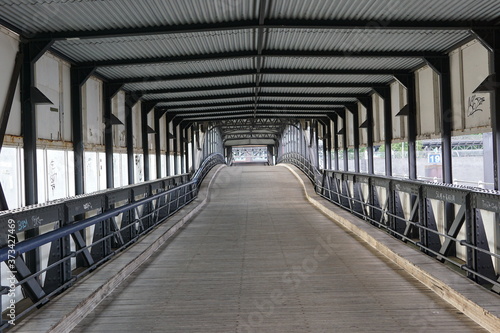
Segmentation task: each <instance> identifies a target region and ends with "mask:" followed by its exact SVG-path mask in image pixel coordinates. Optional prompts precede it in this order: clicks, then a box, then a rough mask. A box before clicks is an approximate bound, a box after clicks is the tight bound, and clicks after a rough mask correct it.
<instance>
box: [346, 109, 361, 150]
mask: <svg viewBox="0 0 500 333" xmlns="http://www.w3.org/2000/svg"><path fill="white" fill-rule="evenodd" d="M346 120H347V122H346V130H347V147H349V148H353V147H354V131H359V129H357V128H356V129H355V128H354V116H353V114H352V112H351V111H349V110H346Z"/></svg>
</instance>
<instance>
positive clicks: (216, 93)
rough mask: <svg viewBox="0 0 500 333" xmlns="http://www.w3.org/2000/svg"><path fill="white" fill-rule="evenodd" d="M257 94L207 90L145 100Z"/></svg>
mask: <svg viewBox="0 0 500 333" xmlns="http://www.w3.org/2000/svg"><path fill="white" fill-rule="evenodd" d="M254 92H255V89H254V88H244V89H230V90H227V89H224V90H207V91H189V92H181V93H165V94H146V95H144V96H143V98H144V99H145V100H151V99H165V100H168V99H171V98H190V97H205V96H206V97H209V96H212V97H215V96H223V95H238V94H253V93H254Z"/></svg>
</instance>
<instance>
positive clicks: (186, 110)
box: [159, 103, 255, 112]
mask: <svg viewBox="0 0 500 333" xmlns="http://www.w3.org/2000/svg"><path fill="white" fill-rule="evenodd" d="M165 104H166V103H161V104H159V105H163V106H164V105H165ZM254 107H255V105H254V104H250V103H248V104H245V103H243V104H241V105H239V106H238V108H242V109H243V108H248V109H251V108H254ZM232 109H235V106H232V105H226V106H212V107H199V108H183V107H171V108H170V109H169V110H175V112H193V111H196V112H198V111H199V112H209V111H219V110H232Z"/></svg>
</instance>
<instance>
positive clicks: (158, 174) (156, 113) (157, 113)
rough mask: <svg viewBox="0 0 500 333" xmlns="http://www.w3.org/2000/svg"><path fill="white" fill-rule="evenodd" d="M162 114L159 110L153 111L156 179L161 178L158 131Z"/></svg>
mask: <svg viewBox="0 0 500 333" xmlns="http://www.w3.org/2000/svg"><path fill="white" fill-rule="evenodd" d="M163 114H164V113H163V112H162V111H161V110H159V109H155V110H154V122H155V155H156V178H157V179H160V178H162V172H161V137H160V135H161V133H160V132H161V131H160V118H161V117H163Z"/></svg>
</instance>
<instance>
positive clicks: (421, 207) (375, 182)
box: [279, 153, 500, 293]
mask: <svg viewBox="0 0 500 333" xmlns="http://www.w3.org/2000/svg"><path fill="white" fill-rule="evenodd" d="M279 162H280V163H289V164H292V165H294V166H296V167H297V168H299V169H300V170H301V171H302V172H303V173H304V174H305V175H307V177H308V178H309V179H310V180H311V182H313V184H314V187H315V190H316V193H318V194H319V195H321V196H322V197H324V198H325V199H327V200H329V201H331V202H333V203H335V204H336V205H338V206H339V207H341V208H343V209H345V210H348V211H349V212H351V213H352V214H354V215H356V216H358V217H360V218H362V219H363V220H365V221H366V222H368V223H370V224H372V225H374V226H376V227H378V228H380V229H384V230H385V231H386V232H387V233H389V234H390V235H392V236H394V237H395V238H398V239H400V240H401V241H403V242H406V243H411V244H413V245H414V246H416V247H417V248H419V249H420V250H421V251H422V252H424V253H426V254H428V255H430V256H432V257H434V258H436V259H437V260H439V261H441V262H443V263H447V264H448V265H451V266H454V267H457V268H459V269H460V270H461V271H462V272H463V273H464V274H466V275H467V277H469V278H470V279H471V280H474V281H475V282H477V283H479V284H480V285H482V286H484V287H486V288H488V289H491V290H492V291H494V292H497V293H500V279H499V274H498V272H499V271H500V267H499V266H500V253H499V250H498V249H497V248H498V247H499V245H500V241H499V240H498V236H495V235H498V234H500V228H499V226H500V222H499V218H498V216H499V215H500V192H497V191H491V190H484V189H480V188H472V187H466V186H460V185H450V184H439V183H434V182H432V183H431V182H425V181H413V180H405V179H399V178H394V177H385V176H378V175H368V174H358V173H350V172H341V171H334V170H322V171H321V172H320V171H317V169H316V168H315V167H314V166H313V165H312V164H311V163H310V162H309V161H308V160H307V159H306V158H304V157H303V156H302V155H300V154H297V153H287V154H285V155H283V156H282V157H281V158H280V159H279ZM318 173H319V174H320V175H318Z"/></svg>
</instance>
